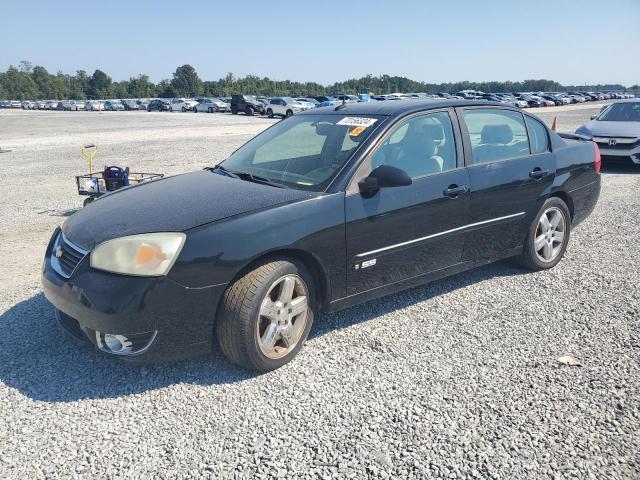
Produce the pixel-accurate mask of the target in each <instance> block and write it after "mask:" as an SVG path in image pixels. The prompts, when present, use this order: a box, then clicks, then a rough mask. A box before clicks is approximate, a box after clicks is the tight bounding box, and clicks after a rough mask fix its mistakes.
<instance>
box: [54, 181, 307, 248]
mask: <svg viewBox="0 0 640 480" xmlns="http://www.w3.org/2000/svg"><path fill="white" fill-rule="evenodd" d="M317 195H318V193H316V192H306V191H302V190H295V189H286V188H277V187H272V186H269V185H262V184H258V183H252V182H248V181H244V180H240V179H236V178H231V177H226V176H222V175H219V174H217V173H213V172H211V171H208V170H202V171H198V172H192V173H186V174H183V175H177V176H174V177H167V178H165V179H162V180H156V181H150V182H148V183H142V184H139V185H137V186H133V187H129V188H124V189H122V190H119V191H117V192H114V193H112V194H109V195H106V196H104V197H102V198H100V199H99V200H97V201H95V202H92V203H90V204H89V205H87V206H86V207H85V208H83V209H81V210H80V211H78V212H77V213H75V214H74V215H72V216H71V217H69V219H68V220H67V221H66V222H65V224H64V225H63V227H62V231H63V232H64V234H65V237H66V238H67V239H69V240H70V241H71V242H73V243H75V244H77V245H79V246H80V247H83V248H85V249H87V250H92V249H93V248H94V247H95V246H96V245H98V244H100V243H101V242H104V241H106V240H110V239H112V238H117V237H123V236H127V235H136V234H141V233H150V232H182V231H185V230H188V229H190V228H193V227H197V226H199V225H203V224H205V223H210V222H215V221H217V220H222V219H224V218H228V217H232V216H234V215H241V214H243V213H248V212H251V211H254V210H258V209H263V208H268V207H273V206H276V205H280V204H284V203H289V202H295V201H299V200H305V199H307V198H311V197H313V196H317Z"/></svg>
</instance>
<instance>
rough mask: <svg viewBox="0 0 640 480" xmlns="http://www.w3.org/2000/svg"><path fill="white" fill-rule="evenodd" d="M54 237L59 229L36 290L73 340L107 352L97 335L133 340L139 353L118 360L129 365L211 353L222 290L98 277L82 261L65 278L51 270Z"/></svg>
mask: <svg viewBox="0 0 640 480" xmlns="http://www.w3.org/2000/svg"><path fill="white" fill-rule="evenodd" d="M58 234H59V229H58V230H56V232H55V233H54V236H53V237H52V239H51V241H50V242H49V246H48V247H47V251H46V254H45V261H44V265H43V271H42V287H43V290H44V294H45V296H46V298H47V299H48V300H49V301H50V302H51V303H52V304H53V305H54V306H55V308H56V310H58V311H59V312H57V317H58V319H59V321H60V323H61V325H62V326H63V327H65V329H66V330H67V331H68V332H69V333H71V334H72V335H73V336H74V337H76V338H79V339H82V340H86V341H89V342H90V343H92V344H93V345H94V346H95V347H96V348H99V349H100V350H102V351H107V352H108V349H105V348H104V345H101V343H102V342H101V336H100V333H102V334H109V335H112V336H113V335H116V336H124V337H126V338H130V339H134V341H135V339H136V338H137V339H139V340H140V342H141V343H140V345H141V346H142V347H144V348H142V349H141V350H140V351H136V352H134V353H132V354H124V355H122V354H119V356H121V357H122V358H125V359H127V360H132V361H142V362H160V361H167V360H174V359H177V358H183V357H189V356H194V355H198V354H202V353H207V352H210V351H211V347H212V345H213V329H214V321H215V313H216V309H217V305H218V302H219V300H220V299H221V297H222V294H223V293H224V289H225V286H224V285H220V286H214V287H206V288H198V289H190V288H186V287H184V286H182V285H180V284H178V283H177V282H175V281H173V280H171V279H170V278H168V277H130V276H126V275H117V274H112V273H108V272H102V271H99V270H95V269H92V268H91V267H90V266H89V256H88V255H87V256H85V257H84V258H83V259H82V260H80V262H79V263H78V265H77V267H76V268H75V270H74V271H73V273H72V274H71V276H70V277H69V278H65V277H63V276H62V275H60V274H59V273H58V272H57V271H56V270H55V269H54V268H53V266H52V250H53V247H54V244H55V240H56V238H57V236H58ZM96 332H98V334H96ZM102 338H104V336H103V337H102ZM147 343H148V345H147ZM108 353H111V352H108Z"/></svg>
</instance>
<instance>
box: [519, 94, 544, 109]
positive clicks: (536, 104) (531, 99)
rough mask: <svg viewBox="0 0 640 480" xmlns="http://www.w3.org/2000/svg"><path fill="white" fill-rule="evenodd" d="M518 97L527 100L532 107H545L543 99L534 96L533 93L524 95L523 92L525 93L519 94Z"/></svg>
mask: <svg viewBox="0 0 640 480" xmlns="http://www.w3.org/2000/svg"><path fill="white" fill-rule="evenodd" d="M518 99H520V100H523V101H525V102H527V106H528V107H531V108H538V107H543V106H544V102H543V101H542V100H540V99H537V98H534V97H533V96H531V95H524V94H523V95H521V96H519V97H518Z"/></svg>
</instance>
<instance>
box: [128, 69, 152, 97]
mask: <svg viewBox="0 0 640 480" xmlns="http://www.w3.org/2000/svg"><path fill="white" fill-rule="evenodd" d="M155 94H156V87H155V85H154V84H153V83H152V82H151V81H150V80H149V77H148V76H147V75H138V76H137V77H131V78H130V79H129V93H128V96H129V97H131V98H150V97H153V96H155Z"/></svg>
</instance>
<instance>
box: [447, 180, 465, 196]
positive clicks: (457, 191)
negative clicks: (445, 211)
mask: <svg viewBox="0 0 640 480" xmlns="http://www.w3.org/2000/svg"><path fill="white" fill-rule="evenodd" d="M468 191H469V187H467V186H466V185H461V186H458V185H456V184H455V183H454V184H452V185H449V186H448V187H447V189H446V190H445V191H444V192H442V193H443V194H444V195H445V196H446V197H449V198H458V197H459V196H460V195H464V194H465V193H467V192H468Z"/></svg>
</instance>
